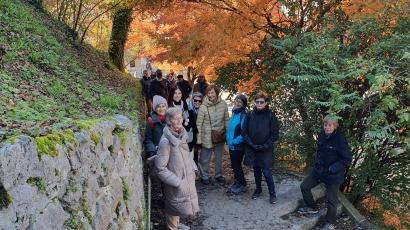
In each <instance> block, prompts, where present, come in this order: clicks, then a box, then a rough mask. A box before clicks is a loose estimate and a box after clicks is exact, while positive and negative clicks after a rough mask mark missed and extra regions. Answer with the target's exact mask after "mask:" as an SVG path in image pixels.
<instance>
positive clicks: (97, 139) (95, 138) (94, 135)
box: [91, 132, 100, 145]
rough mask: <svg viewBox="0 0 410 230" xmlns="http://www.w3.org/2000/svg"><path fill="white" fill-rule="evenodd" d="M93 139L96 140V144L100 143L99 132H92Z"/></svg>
mask: <svg viewBox="0 0 410 230" xmlns="http://www.w3.org/2000/svg"><path fill="white" fill-rule="evenodd" d="M91 140H92V141H93V142H94V144H95V145H97V144H98V143H100V136H98V134H97V133H94V132H93V133H91Z"/></svg>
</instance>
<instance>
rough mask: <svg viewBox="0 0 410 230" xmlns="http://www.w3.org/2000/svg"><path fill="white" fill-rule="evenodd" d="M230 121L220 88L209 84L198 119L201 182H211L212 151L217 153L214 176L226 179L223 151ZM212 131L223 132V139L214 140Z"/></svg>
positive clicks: (220, 180) (218, 178) (219, 180)
mask: <svg viewBox="0 0 410 230" xmlns="http://www.w3.org/2000/svg"><path fill="white" fill-rule="evenodd" d="M228 122H229V114H228V105H227V104H226V102H225V101H224V100H222V99H221V97H220V96H219V90H218V88H217V87H216V86H214V85H210V86H208V87H207V89H206V96H205V98H204V102H203V103H202V105H201V107H200V108H199V111H198V117H197V120H196V124H197V127H198V137H197V144H199V145H202V150H201V153H200V156H199V173H200V174H201V182H202V183H203V184H205V185H207V184H209V162H210V160H211V156H212V152H214V154H215V177H214V178H215V180H216V181H217V182H224V180H225V179H224V177H223V176H222V152H223V148H224V142H225V133H226V130H227V128H228ZM212 132H217V133H219V134H221V135H220V136H222V139H221V140H220V141H215V138H214V140H213V138H212Z"/></svg>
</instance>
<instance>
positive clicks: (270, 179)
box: [253, 166, 276, 195]
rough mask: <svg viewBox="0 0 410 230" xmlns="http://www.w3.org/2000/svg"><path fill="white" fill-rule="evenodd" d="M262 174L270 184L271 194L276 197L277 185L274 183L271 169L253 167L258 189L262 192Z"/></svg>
mask: <svg viewBox="0 0 410 230" xmlns="http://www.w3.org/2000/svg"><path fill="white" fill-rule="evenodd" d="M262 173H263V176H265V180H266V184H268V189H269V194H273V195H276V192H275V183H273V177H272V171H271V168H270V167H266V166H265V167H258V166H253V175H254V176H255V184H256V189H257V190H260V191H262Z"/></svg>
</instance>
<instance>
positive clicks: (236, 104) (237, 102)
mask: <svg viewBox="0 0 410 230" xmlns="http://www.w3.org/2000/svg"><path fill="white" fill-rule="evenodd" d="M233 107H234V108H241V107H243V103H242V101H241V100H240V99H238V98H237V99H235V100H234V101H233Z"/></svg>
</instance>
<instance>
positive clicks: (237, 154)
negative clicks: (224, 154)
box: [229, 150, 246, 186]
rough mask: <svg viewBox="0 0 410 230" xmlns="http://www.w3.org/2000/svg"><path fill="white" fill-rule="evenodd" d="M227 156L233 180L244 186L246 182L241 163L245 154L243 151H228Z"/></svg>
mask: <svg viewBox="0 0 410 230" xmlns="http://www.w3.org/2000/svg"><path fill="white" fill-rule="evenodd" d="M229 155H230V156H231V167H232V170H233V174H234V177H235V180H236V181H237V182H238V183H240V184H241V185H243V186H246V180H245V176H244V175H243V170H242V161H243V157H244V156H245V152H244V151H243V150H229Z"/></svg>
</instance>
